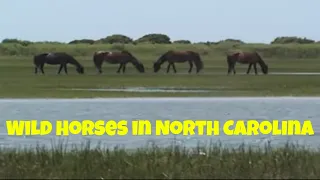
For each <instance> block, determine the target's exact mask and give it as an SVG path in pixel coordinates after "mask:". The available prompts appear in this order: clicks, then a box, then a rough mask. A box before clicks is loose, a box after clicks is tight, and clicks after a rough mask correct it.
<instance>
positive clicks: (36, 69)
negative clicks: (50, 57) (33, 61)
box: [34, 66, 38, 74]
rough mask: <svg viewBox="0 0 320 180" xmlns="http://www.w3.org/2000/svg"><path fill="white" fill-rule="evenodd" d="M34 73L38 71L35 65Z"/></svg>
mask: <svg viewBox="0 0 320 180" xmlns="http://www.w3.org/2000/svg"><path fill="white" fill-rule="evenodd" d="M34 73H35V74H37V73H38V66H36V67H35V68H34Z"/></svg>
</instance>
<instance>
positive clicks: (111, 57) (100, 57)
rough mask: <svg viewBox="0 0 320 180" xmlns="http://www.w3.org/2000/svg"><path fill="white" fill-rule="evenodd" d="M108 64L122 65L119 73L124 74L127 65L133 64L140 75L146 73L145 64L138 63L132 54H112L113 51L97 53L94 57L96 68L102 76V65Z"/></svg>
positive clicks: (122, 52)
mask: <svg viewBox="0 0 320 180" xmlns="http://www.w3.org/2000/svg"><path fill="white" fill-rule="evenodd" d="M104 61H105V62H108V63H110V64H120V66H119V68H118V70H117V73H120V70H121V68H122V72H123V73H124V72H125V70H126V65H127V63H132V64H133V65H134V66H135V67H136V69H137V70H138V71H139V72H140V73H144V66H143V64H142V63H141V62H140V61H138V60H137V59H136V58H135V57H134V56H133V55H132V54H131V53H130V52H128V51H120V52H111V51H97V52H95V53H94V55H93V62H94V65H95V66H96V68H97V70H98V72H99V73H100V74H101V73H102V70H101V67H102V63H103V62H104Z"/></svg>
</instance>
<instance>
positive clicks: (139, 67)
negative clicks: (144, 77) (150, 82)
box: [136, 63, 144, 73]
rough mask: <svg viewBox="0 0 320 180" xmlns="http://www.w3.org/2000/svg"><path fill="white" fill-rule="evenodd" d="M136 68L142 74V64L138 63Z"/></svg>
mask: <svg viewBox="0 0 320 180" xmlns="http://www.w3.org/2000/svg"><path fill="white" fill-rule="evenodd" d="M136 68H137V69H138V71H139V72H141V73H144V65H143V64H142V63H138V64H137V65H136Z"/></svg>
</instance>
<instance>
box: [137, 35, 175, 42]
mask: <svg viewBox="0 0 320 180" xmlns="http://www.w3.org/2000/svg"><path fill="white" fill-rule="evenodd" d="M136 42H137V43H145V42H147V43H152V44H170V43H171V41H170V37H169V36H167V35H165V34H147V35H144V36H142V37H141V38H139V39H137V40H136Z"/></svg>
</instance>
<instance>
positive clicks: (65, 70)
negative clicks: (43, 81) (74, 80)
mask: <svg viewBox="0 0 320 180" xmlns="http://www.w3.org/2000/svg"><path fill="white" fill-rule="evenodd" d="M63 68H64V72H65V73H66V74H68V67H67V64H64V65H63Z"/></svg>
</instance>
